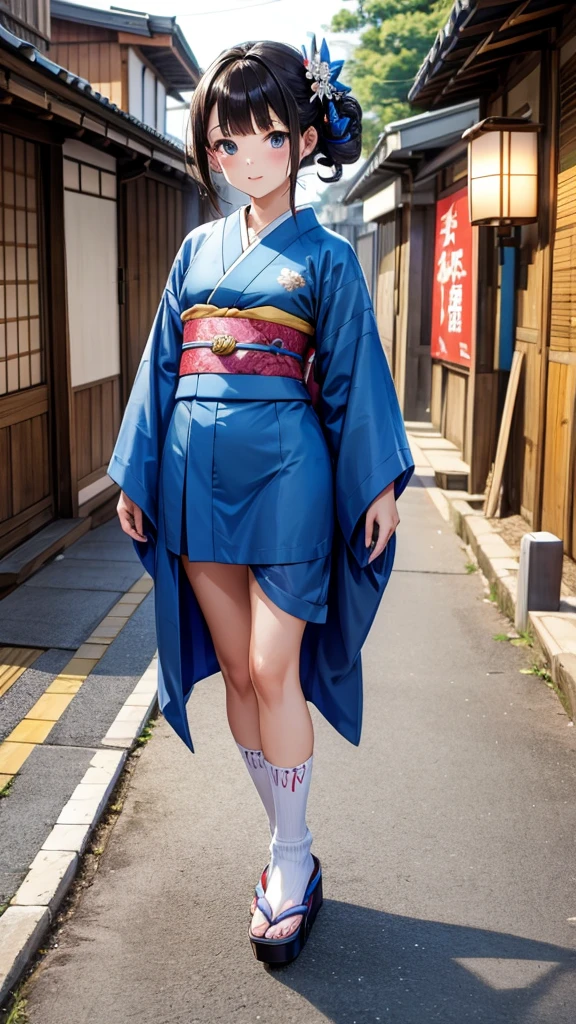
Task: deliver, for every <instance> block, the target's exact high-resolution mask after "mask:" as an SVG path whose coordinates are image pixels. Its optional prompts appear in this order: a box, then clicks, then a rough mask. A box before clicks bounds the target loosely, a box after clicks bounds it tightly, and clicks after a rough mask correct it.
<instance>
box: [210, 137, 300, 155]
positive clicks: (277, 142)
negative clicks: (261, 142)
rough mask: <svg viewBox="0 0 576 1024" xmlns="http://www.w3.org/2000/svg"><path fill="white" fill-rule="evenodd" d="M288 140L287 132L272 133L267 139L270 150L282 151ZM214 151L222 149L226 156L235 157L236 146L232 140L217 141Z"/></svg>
mask: <svg viewBox="0 0 576 1024" xmlns="http://www.w3.org/2000/svg"><path fill="white" fill-rule="evenodd" d="M287 138H288V133H287V132H273V133H272V134H271V135H270V136H269V137H268V139H267V141H268V142H269V143H270V145H271V147H272V149H282V146H283V145H284V143H285V142H286V139H287ZM214 149H215V150H218V149H222V150H223V152H224V153H226V156H235V154H236V153H237V152H238V146H237V145H236V143H235V142H232V139H219V140H218V142H217V143H216V145H215V146H214Z"/></svg>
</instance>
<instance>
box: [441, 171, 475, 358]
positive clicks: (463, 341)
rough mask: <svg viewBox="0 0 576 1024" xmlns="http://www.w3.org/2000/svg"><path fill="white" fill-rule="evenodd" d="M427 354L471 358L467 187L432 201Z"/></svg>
mask: <svg viewBox="0 0 576 1024" xmlns="http://www.w3.org/2000/svg"><path fill="white" fill-rule="evenodd" d="M433 280H434V287H433V297H432V337H431V355H432V357H433V358H434V359H445V360H446V361H447V362H449V363H459V364H460V365H461V366H470V364H471V358H472V226H471V224H470V220H469V217H468V189H467V188H463V189H461V190H460V191H459V192H453V193H452V195H450V196H447V197H446V198H445V199H439V200H438V203H437V204H436V245H435V249H434V279H433Z"/></svg>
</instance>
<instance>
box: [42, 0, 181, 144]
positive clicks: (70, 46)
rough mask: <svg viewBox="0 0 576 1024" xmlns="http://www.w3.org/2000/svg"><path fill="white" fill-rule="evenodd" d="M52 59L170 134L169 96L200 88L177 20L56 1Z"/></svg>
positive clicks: (52, 5)
mask: <svg viewBox="0 0 576 1024" xmlns="http://www.w3.org/2000/svg"><path fill="white" fill-rule="evenodd" d="M51 12H52V23H51V39H50V57H51V59H52V60H54V61H56V63H57V64H61V65H63V67H65V68H68V70H69V71H72V72H73V73H74V74H75V75H78V76H79V77H80V78H86V79H87V80H88V81H89V82H90V84H91V85H92V88H93V89H96V90H97V91H98V92H100V93H102V95H103V96H107V97H108V99H109V100H111V102H112V103H116V104H117V106H118V107H120V109H121V110H126V111H128V113H129V114H132V115H133V116H134V117H137V118H138V120H139V121H143V122H144V124H148V125H150V126H151V127H152V128H156V130H157V131H159V132H164V131H165V130H166V97H167V96H171V97H172V98H174V99H181V98H182V97H181V95H180V93H181V92H191V91H192V90H193V89H195V88H196V84H197V82H198V79H199V77H200V69H199V67H198V64H197V63H196V58H195V57H194V54H193V53H192V51H191V49H190V47H189V45H188V43H187V41H186V37H185V36H184V34H183V32H182V30H181V29H180V26H179V25H178V24H177V22H176V18H170V17H160V16H156V15H150V14H142V13H140V12H137V11H134V12H132V11H122V12H119V11H105V10H99V9H97V8H93V7H86V6H84V5H83V4H74V3H64V2H62V0H52V3H51Z"/></svg>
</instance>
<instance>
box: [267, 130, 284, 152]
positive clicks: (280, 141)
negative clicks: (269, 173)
mask: <svg viewBox="0 0 576 1024" xmlns="http://www.w3.org/2000/svg"><path fill="white" fill-rule="evenodd" d="M287 138H288V136H287V135H286V133H285V132H274V134H273V135H271V136H270V145H271V146H272V149H282V146H283V145H284V142H285V141H286V139H287Z"/></svg>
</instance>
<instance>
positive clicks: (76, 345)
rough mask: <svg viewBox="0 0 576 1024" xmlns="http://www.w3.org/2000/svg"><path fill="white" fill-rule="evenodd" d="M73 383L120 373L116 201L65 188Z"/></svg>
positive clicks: (77, 384) (85, 382)
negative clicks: (69, 190)
mask: <svg viewBox="0 0 576 1024" xmlns="http://www.w3.org/2000/svg"><path fill="white" fill-rule="evenodd" d="M64 216H65V230H66V266H67V277H68V280H67V287H68V322H69V330H70V368H71V377H72V387H78V386H79V385H80V384H89V383H92V382H93V381H97V380H102V379H103V378H105V377H112V376H114V375H116V374H118V373H120V332H119V323H118V289H117V274H118V255H117V237H116V230H117V229H116V203H114V202H111V201H110V200H109V199H99V198H97V197H96V196H88V195H83V194H82V193H80V192H68V191H66V192H65V193H64Z"/></svg>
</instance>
